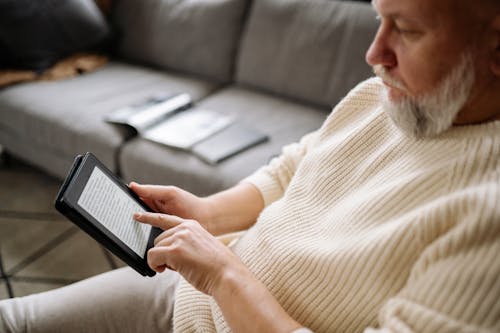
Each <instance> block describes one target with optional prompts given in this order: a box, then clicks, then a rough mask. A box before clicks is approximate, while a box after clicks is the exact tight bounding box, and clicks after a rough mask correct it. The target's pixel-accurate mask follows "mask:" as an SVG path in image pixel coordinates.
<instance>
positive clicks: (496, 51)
mask: <svg viewBox="0 0 500 333" xmlns="http://www.w3.org/2000/svg"><path fill="white" fill-rule="evenodd" d="M491 27H492V28H493V38H492V40H491V46H492V48H491V50H492V51H493V59H492V62H491V71H492V72H493V73H494V74H495V75H497V76H500V14H499V15H497V16H496V17H495V19H494V20H493V21H492V25H491Z"/></svg>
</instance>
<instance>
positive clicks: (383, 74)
mask: <svg viewBox="0 0 500 333" xmlns="http://www.w3.org/2000/svg"><path fill="white" fill-rule="evenodd" d="M372 68H373V73H374V74H375V75H377V76H378V77H379V78H381V79H382V81H384V82H385V83H387V84H389V85H391V86H393V87H396V88H397V89H399V90H402V91H404V92H408V88H406V85H405V84H404V83H403V82H401V81H399V80H397V79H395V78H393V77H392V76H391V75H390V74H389V72H388V70H387V69H386V68H385V67H384V66H383V65H374V66H373V67H372Z"/></svg>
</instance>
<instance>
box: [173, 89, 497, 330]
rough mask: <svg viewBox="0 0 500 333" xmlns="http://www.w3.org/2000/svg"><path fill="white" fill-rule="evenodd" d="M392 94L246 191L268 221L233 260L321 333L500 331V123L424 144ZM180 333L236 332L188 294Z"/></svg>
mask: <svg viewBox="0 0 500 333" xmlns="http://www.w3.org/2000/svg"><path fill="white" fill-rule="evenodd" d="M382 89H383V86H382V84H381V82H380V81H379V80H378V79H370V80H368V81H366V82H364V83H362V84H360V85H359V86H358V87H357V88H355V89H354V90H353V91H352V92H351V93H350V94H349V95H348V96H347V97H346V98H345V99H344V100H343V101H342V102H341V103H340V104H339V105H338V106H337V107H336V108H335V109H334V110H333V112H332V113H331V115H330V116H329V117H328V119H327V120H326V121H325V123H324V124H323V126H322V127H321V128H320V129H319V130H318V131H316V132H314V133H312V134H309V135H307V136H305V137H304V138H303V139H302V140H301V142H300V143H297V144H293V145H290V146H287V147H285V148H284V150H283V154H282V155H281V156H280V157H279V158H276V159H274V160H273V161H272V162H271V163H270V164H269V165H268V166H266V167H263V168H261V169H260V170H259V171H257V172H256V173H255V174H254V175H252V176H250V177H249V178H248V179H246V181H249V182H252V183H253V184H255V185H256V186H257V187H258V188H259V189H260V191H261V192H262V195H263V196H264V199H265V203H266V208H265V209H264V211H263V212H262V214H261V215H260V217H259V219H258V221H257V223H256V224H255V225H254V226H253V227H252V228H251V229H250V230H248V231H247V232H246V233H245V234H244V236H243V237H242V238H241V239H239V241H238V242H237V243H236V244H235V245H234V247H233V250H234V252H235V253H236V254H237V255H238V256H239V257H240V258H241V259H242V261H243V262H244V263H245V264H246V265H247V266H248V267H249V268H250V270H251V271H252V272H253V273H254V274H255V276H256V277H257V278H258V279H259V280H260V281H262V282H263V283H264V284H265V285H266V286H267V288H268V289H269V290H270V292H271V293H272V294H273V295H274V296H275V297H276V298H277V300H278V301H279V302H280V304H281V305H282V306H283V308H284V309H285V310H286V311H287V312H288V314H289V315H290V316H292V317H293V318H295V319H296V320H297V321H298V322H300V323H301V324H303V325H304V326H306V327H308V328H310V329H311V330H313V331H314V332H363V331H366V332H373V331H372V329H373V330H374V331H377V332H378V330H380V331H381V332H480V331H484V332H500V121H495V122H490V123H486V124H482V125H474V126H463V127H454V128H452V129H450V130H448V131H447V132H446V133H444V134H442V135H440V136H439V137H437V138H433V139H425V140H418V141H417V140H413V139H410V138H407V137H405V136H404V135H402V134H401V133H400V131H399V130H398V129H397V128H396V127H395V126H394V125H393V124H392V123H391V121H390V120H389V118H388V117H387V116H386V114H385V113H384V112H383V110H382V109H381V107H380V93H381V91H382ZM174 324H175V329H176V331H177V332H215V331H217V332H230V329H229V328H228V326H227V324H226V323H225V321H224V318H223V316H222V314H221V312H220V309H219V308H218V306H217V304H216V303H215V302H214V301H213V299H211V298H210V297H208V296H206V295H203V294H201V293H200V292H198V291H196V290H195V289H193V288H192V287H191V286H190V285H188V284H187V283H186V282H182V283H181V286H180V288H179V291H178V294H177V300H176V304H175V315H174ZM370 327H371V328H370Z"/></svg>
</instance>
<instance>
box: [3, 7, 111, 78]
mask: <svg viewBox="0 0 500 333" xmlns="http://www.w3.org/2000/svg"><path fill="white" fill-rule="evenodd" d="M109 35H110V29H109V27H108V24H107V22H106V20H105V19H104V17H103V16H102V14H101V12H100V11H99V8H98V7H97V6H96V4H95V3H94V1H93V0H65V1H59V0H36V1H33V0H8V1H0V44H2V46H3V48H2V52H1V53H2V54H1V56H2V57H4V58H5V59H3V61H4V62H5V66H10V67H15V68H27V69H33V70H43V69H45V68H47V67H50V65H52V64H53V63H55V62H56V61H57V60H59V59H61V58H63V57H65V56H67V55H69V54H71V53H73V52H77V51H83V50H87V49H89V48H90V47H93V46H96V45H97V44H99V43H101V42H103V41H104V40H106V39H107V38H108V37H109Z"/></svg>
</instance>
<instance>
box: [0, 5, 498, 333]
mask: <svg viewBox="0 0 500 333" xmlns="http://www.w3.org/2000/svg"><path fill="white" fill-rule="evenodd" d="M374 7H375V9H376V10H377V12H378V14H379V17H380V28H379V30H378V33H377V35H376V37H375V40H374V41H373V44H372V45H371V47H370V49H369V50H368V53H367V61H368V62H369V63H370V65H372V66H374V70H375V72H376V73H377V75H379V76H380V78H381V79H371V80H368V81H367V82H364V83H362V84H361V85H359V86H358V87H357V88H355V89H354V90H353V91H352V92H351V93H350V94H349V96H347V97H346V98H345V99H344V100H343V101H342V102H341V103H340V104H339V105H338V106H337V107H336V108H335V109H334V111H333V112H332V114H331V115H330V116H329V118H328V119H327V120H326V121H325V123H324V125H323V126H322V127H321V128H320V129H319V130H318V131H316V132H314V133H311V134H309V135H307V136H305V137H304V138H303V139H302V140H301V141H300V143H297V144H293V145H290V146H288V147H286V148H285V149H284V150H283V154H282V155H281V156H280V157H279V158H276V159H274V160H273V161H272V162H271V163H270V164H269V165H268V166H266V167H263V168H262V169H260V170H259V171H257V172H256V173H255V174H254V175H252V176H250V177H249V178H247V179H245V180H244V181H242V182H241V183H240V184H238V185H237V186H235V187H234V188H232V189H229V190H227V191H224V192H221V193H218V194H215V195H213V196H210V197H207V198H199V197H196V196H194V195H192V194H189V193H187V192H184V191H182V190H180V189H177V188H172V187H161V186H147V185H139V184H136V183H131V184H130V187H131V188H132V189H133V190H134V191H135V192H136V193H137V194H138V195H139V196H141V197H142V198H143V199H144V200H145V201H146V202H147V203H148V204H149V205H151V207H153V208H155V209H156V210H157V211H158V213H144V214H136V215H135V219H136V220H137V221H139V222H142V223H149V224H152V225H155V226H159V227H161V228H163V229H164V230H165V232H164V233H163V234H161V235H160V236H159V237H158V238H157V239H156V243H155V247H154V248H153V249H151V250H150V251H149V253H148V263H149V264H150V266H151V267H152V268H153V269H155V270H156V271H157V272H163V273H162V274H158V275H157V276H156V277H155V278H153V279H142V278H140V277H139V276H137V274H136V273H134V272H131V271H130V270H127V269H125V270H119V271H116V272H112V273H107V274H104V275H101V276H98V277H96V278H93V279H90V280H87V281H83V282H80V283H78V284H75V285H73V286H69V287H66V288H63V289H60V290H57V291H51V292H48V293H46V294H42V295H35V296H31V297H28V298H26V299H21V300H9V301H7V302H2V303H0V310H1V312H0V313H1V316H3V319H4V321H5V323H6V326H7V327H14V328H18V329H20V330H22V329H23V328H24V327H27V328H28V329H29V331H30V332H38V331H50V332H57V331H58V330H59V331H68V332H69V331H71V332H76V331H114V330H116V331H121V332H127V331H141V332H146V331H147V332H156V331H162V330H163V331H168V330H169V329H170V320H171V316H172V312H174V314H173V321H174V326H175V329H176V331H179V332H193V331H200V332H213V331H220V332H229V331H234V332H294V331H296V332H299V331H305V332H307V331H308V329H306V328H305V327H307V328H309V329H311V330H313V331H315V332H361V331H365V332H498V331H499V330H500V302H498V299H499V297H500V279H498V276H500V260H498V258H497V256H498V253H500V158H499V157H500V94H499V91H500V3H499V2H498V1H497V0H480V1H475V2H474V3H472V1H466V0H442V1H432V0H419V1H417V0H375V1H374ZM248 228H249V229H248ZM244 229H248V231H246V232H245V233H244V234H243V235H242V236H241V238H239V239H238V240H237V241H236V242H235V243H234V244H233V245H231V246H230V247H229V248H228V247H225V246H224V245H222V243H221V242H219V241H218V240H217V239H216V238H215V237H214V235H220V234H224V233H227V232H232V231H236V230H244ZM167 268H170V269H171V270H167ZM172 270H173V271H177V272H178V273H174V272H172ZM179 275H180V276H182V278H183V279H182V280H181V282H180V283H179V282H178V276H179ZM174 292H175V304H174V296H173V295H174Z"/></svg>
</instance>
